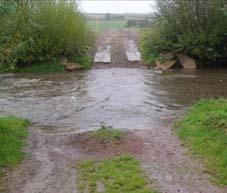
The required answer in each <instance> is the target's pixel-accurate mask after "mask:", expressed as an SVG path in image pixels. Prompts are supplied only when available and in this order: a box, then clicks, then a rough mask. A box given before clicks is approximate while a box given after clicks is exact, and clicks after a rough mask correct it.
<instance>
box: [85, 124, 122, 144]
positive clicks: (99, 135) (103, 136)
mask: <svg viewBox="0 0 227 193" xmlns="http://www.w3.org/2000/svg"><path fill="white" fill-rule="evenodd" d="M88 134H89V135H90V136H91V137H94V138H96V139H99V140H102V141H104V140H105V141H108V140H114V139H120V138H121V137H122V136H123V135H124V134H125V131H123V130H122V129H115V128H113V127H105V126H102V127H101V128H100V129H98V130H96V131H90V132H88Z"/></svg>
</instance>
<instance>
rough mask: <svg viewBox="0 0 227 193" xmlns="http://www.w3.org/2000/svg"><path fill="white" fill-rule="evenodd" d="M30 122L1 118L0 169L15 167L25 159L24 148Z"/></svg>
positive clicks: (14, 118)
mask: <svg viewBox="0 0 227 193" xmlns="http://www.w3.org/2000/svg"><path fill="white" fill-rule="evenodd" d="M28 124H29V121H28V120H26V119H21V118H16V117H14V116H8V117H0V158H1V159H0V169H1V168H3V167H15V166H16V165H17V164H18V163H19V162H20V161H21V160H22V159H23V157H24V153H23V152H22V150H21V149H22V147H23V146H24V139H25V137H26V136H27V134H28V132H27V130H26V127H27V126H28Z"/></svg>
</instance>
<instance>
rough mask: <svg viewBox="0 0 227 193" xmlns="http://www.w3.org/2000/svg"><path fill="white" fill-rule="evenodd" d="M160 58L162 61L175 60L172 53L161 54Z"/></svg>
mask: <svg viewBox="0 0 227 193" xmlns="http://www.w3.org/2000/svg"><path fill="white" fill-rule="evenodd" d="M160 56H161V57H162V58H163V59H164V60H173V59H174V58H175V53H174V52H169V51H166V52H163V53H161V54H160Z"/></svg>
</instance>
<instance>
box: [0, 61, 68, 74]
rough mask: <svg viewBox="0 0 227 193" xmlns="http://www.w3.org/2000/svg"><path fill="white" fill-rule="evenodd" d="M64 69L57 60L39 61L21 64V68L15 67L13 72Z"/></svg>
mask: <svg viewBox="0 0 227 193" xmlns="http://www.w3.org/2000/svg"><path fill="white" fill-rule="evenodd" d="M0 71H1V70H0ZM64 71H65V67H64V66H63V65H62V64H60V63H59V62H52V63H40V64H33V65H28V66H23V67H21V68H18V69H16V71H15V72H19V73H56V72H64Z"/></svg>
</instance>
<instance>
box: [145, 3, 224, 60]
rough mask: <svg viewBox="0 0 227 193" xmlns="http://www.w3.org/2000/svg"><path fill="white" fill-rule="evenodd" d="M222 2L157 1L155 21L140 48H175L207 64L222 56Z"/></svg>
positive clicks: (151, 50)
mask: <svg viewBox="0 0 227 193" xmlns="http://www.w3.org/2000/svg"><path fill="white" fill-rule="evenodd" d="M224 4H225V1H224V0H208V1H197V0H191V1H182V0H172V1H169V0H157V13H156V17H155V18H156V22H155V24H154V25H153V26H152V27H151V28H150V29H149V31H148V32H146V35H145V36H143V37H142V40H141V41H142V42H144V43H142V46H144V47H145V48H144V49H143V50H148V51H149V52H150V53H153V52H155V53H161V52H163V51H175V52H179V53H184V54H187V55H190V56H193V57H195V58H197V59H199V60H202V61H203V62H207V63H211V62H214V61H220V60H222V59H224V58H226V56H227V50H226V49H227V48H226V45H227V44H226V43H227V16H226V14H225V11H226V10H225V9H226V8H225V7H224ZM147 55H149V54H147Z"/></svg>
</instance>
